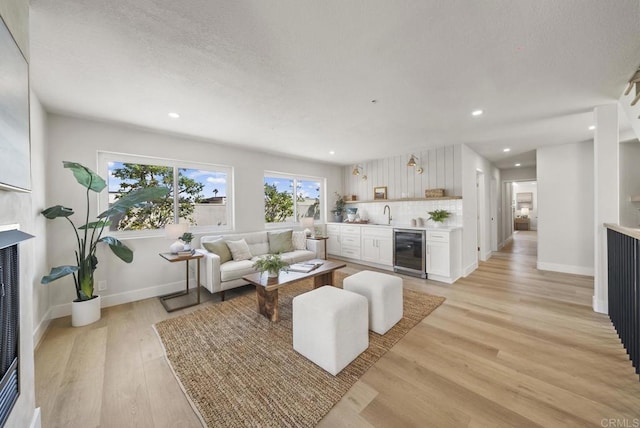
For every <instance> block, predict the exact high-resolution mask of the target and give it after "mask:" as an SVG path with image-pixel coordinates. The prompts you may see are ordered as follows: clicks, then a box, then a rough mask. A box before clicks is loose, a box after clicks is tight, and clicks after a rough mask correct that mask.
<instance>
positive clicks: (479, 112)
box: [471, 110, 484, 116]
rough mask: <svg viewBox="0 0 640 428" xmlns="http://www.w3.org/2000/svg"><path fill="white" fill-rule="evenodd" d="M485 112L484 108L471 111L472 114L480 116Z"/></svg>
mask: <svg viewBox="0 0 640 428" xmlns="http://www.w3.org/2000/svg"><path fill="white" fill-rule="evenodd" d="M482 113H484V112H483V111H482V110H474V111H472V112H471V116H480V115H482Z"/></svg>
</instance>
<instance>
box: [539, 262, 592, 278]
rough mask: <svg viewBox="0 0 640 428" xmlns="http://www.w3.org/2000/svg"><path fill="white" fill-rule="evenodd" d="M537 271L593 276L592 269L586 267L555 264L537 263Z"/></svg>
mask: <svg viewBox="0 0 640 428" xmlns="http://www.w3.org/2000/svg"><path fill="white" fill-rule="evenodd" d="M537 268H538V269H539V270H548V271H551V272H562V273H571V274H574V275H585V276H593V275H594V269H593V268H592V267H586V266H572V265H562V264H557V263H546V262H538V265H537Z"/></svg>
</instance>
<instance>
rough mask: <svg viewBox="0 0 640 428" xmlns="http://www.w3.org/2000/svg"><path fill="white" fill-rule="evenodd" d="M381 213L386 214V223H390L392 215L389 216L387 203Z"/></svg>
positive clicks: (389, 208)
mask: <svg viewBox="0 0 640 428" xmlns="http://www.w3.org/2000/svg"><path fill="white" fill-rule="evenodd" d="M387 210H389V213H388V214H387ZM382 214H387V224H388V225H390V224H391V220H392V219H393V217H391V207H389V205H385V206H384V210H383V211H382Z"/></svg>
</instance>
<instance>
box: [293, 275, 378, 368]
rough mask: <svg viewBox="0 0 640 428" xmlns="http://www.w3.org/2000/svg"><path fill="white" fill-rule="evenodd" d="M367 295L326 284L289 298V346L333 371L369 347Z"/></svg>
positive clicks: (345, 364) (342, 366)
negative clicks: (291, 325) (291, 328)
mask: <svg viewBox="0 0 640 428" xmlns="http://www.w3.org/2000/svg"><path fill="white" fill-rule="evenodd" d="M367 307H368V303H367V299H366V298H365V297H363V296H361V295H359V294H356V293H351V292H350V291H345V290H342V289H340V288H335V287H333V286H330V285H326V286H324V287H320V288H316V289H315V290H313V291H309V292H307V293H304V294H300V295H299V296H296V297H294V298H293V349H294V350H296V351H297V352H299V353H300V354H302V355H304V356H305V357H307V358H308V359H310V360H311V361H313V362H314V363H316V364H317V365H319V366H320V367H322V368H323V369H325V370H326V371H328V372H329V373H331V374H332V375H334V376H335V375H337V374H338V373H340V371H341V370H342V369H343V368H345V367H346V366H347V365H348V364H349V363H350V362H351V361H353V360H354V359H355V358H356V357H357V356H358V355H360V354H361V353H362V352H363V351H364V350H366V349H367V348H368V347H369V318H368V315H367Z"/></svg>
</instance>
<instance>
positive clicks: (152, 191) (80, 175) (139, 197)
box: [40, 161, 169, 301]
mask: <svg viewBox="0 0 640 428" xmlns="http://www.w3.org/2000/svg"><path fill="white" fill-rule="evenodd" d="M62 164H63V165H64V167H65V168H68V169H70V170H71V171H72V172H73V175H74V177H75V178H76V181H77V182H78V183H79V184H80V185H82V186H83V187H85V188H86V189H87V191H86V197H87V202H86V209H87V213H86V216H85V221H84V224H83V225H82V226H76V225H75V223H74V222H73V221H72V220H71V219H70V218H69V217H71V216H72V215H73V214H74V212H73V209H72V208H67V207H63V206H62V205H54V206H52V207H49V208H47V209H46V210H44V211H42V215H43V216H45V217H46V218H48V219H50V220H53V219H56V218H64V219H66V220H67V221H68V222H69V223H70V224H71V227H72V228H73V232H74V234H75V238H76V245H77V246H76V250H75V254H76V265H75V266H57V267H54V268H52V269H51V272H50V273H49V275H46V276H43V277H42V279H41V280H40V282H41V283H42V284H48V283H50V282H53V281H56V280H58V279H60V278H62V277H65V276H67V275H70V274H72V275H73V281H74V282H75V286H76V296H77V300H76V301H83V300H91V299H93V298H94V297H96V296H94V295H93V272H94V271H95V270H96V267H97V265H98V258H97V257H96V251H97V249H98V244H99V243H101V242H104V243H105V244H108V245H109V248H111V251H113V254H115V255H116V256H118V258H119V259H120V260H122V261H124V262H125V263H131V262H132V261H133V251H131V249H130V248H129V247H127V246H126V245H124V244H123V243H122V242H120V241H119V240H118V239H116V238H113V237H111V236H102V232H103V231H104V228H105V227H108V226H110V225H111V221H110V219H111V217H116V216H120V215H123V214H124V213H127V212H129V210H130V209H131V208H134V207H140V206H142V205H144V204H145V203H147V202H149V201H153V200H158V199H161V198H164V197H165V196H166V195H167V194H168V193H169V189H168V188H166V187H147V188H141V189H137V190H133V191H131V192H129V193H127V194H125V195H123V196H122V197H121V198H119V199H118V200H116V201H115V202H114V203H113V204H112V205H111V206H110V207H109V209H107V210H106V211H104V212H103V213H101V214H99V215H98V220H97V221H93V222H89V211H90V205H89V202H90V199H91V196H90V195H91V192H95V193H100V192H101V191H102V190H104V189H105V188H106V187H107V183H106V182H105V181H104V180H103V179H102V178H101V177H100V176H99V175H97V174H96V173H95V172H93V171H91V170H90V169H89V168H87V167H86V166H83V165H81V164H79V163H75V162H67V161H64V162H62Z"/></svg>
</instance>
